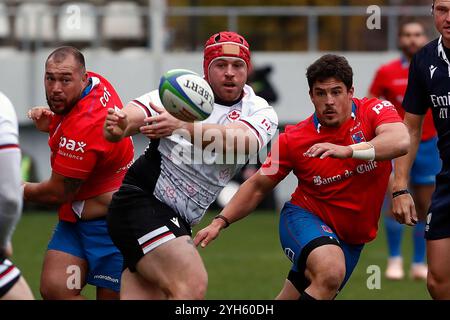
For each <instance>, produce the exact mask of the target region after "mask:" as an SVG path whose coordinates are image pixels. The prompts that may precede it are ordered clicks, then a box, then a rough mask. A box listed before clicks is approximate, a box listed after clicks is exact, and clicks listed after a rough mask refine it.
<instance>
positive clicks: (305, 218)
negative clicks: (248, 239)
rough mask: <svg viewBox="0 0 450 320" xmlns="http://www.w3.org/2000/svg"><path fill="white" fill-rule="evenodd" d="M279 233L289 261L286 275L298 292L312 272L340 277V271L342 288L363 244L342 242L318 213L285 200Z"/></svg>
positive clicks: (308, 282) (309, 278)
mask: <svg viewBox="0 0 450 320" xmlns="http://www.w3.org/2000/svg"><path fill="white" fill-rule="evenodd" d="M279 233H280V242H281V245H282V247H283V251H284V253H285V254H286V256H287V257H288V258H289V259H290V260H291V261H292V263H293V264H292V268H291V271H290V272H289V275H288V277H287V279H288V280H289V281H290V282H291V283H292V284H293V285H294V286H295V287H296V288H297V290H298V291H299V292H302V291H303V290H305V289H306V288H307V287H308V286H309V285H310V283H311V280H312V279H313V277H314V276H316V275H327V276H328V275H330V276H336V277H340V278H341V277H342V273H344V279H343V282H342V285H341V288H342V287H343V286H344V285H345V283H346V282H347V281H348V279H349V278H350V275H351V274H352V272H353V270H354V268H355V266H356V264H357V262H358V260H359V257H360V254H361V251H362V248H363V245H349V244H346V243H344V242H343V241H341V240H340V239H339V238H338V237H337V235H336V234H335V233H334V232H333V230H332V229H331V228H330V227H329V226H328V225H326V224H325V223H324V222H323V221H322V220H321V219H320V218H319V217H318V216H316V215H314V214H312V213H311V212H308V211H307V210H304V209H303V208H301V207H298V206H296V205H293V204H291V203H289V202H288V203H286V204H285V206H284V207H283V209H282V211H281V214H280V225H279ZM321 270H325V271H324V272H325V273H322V272H321Z"/></svg>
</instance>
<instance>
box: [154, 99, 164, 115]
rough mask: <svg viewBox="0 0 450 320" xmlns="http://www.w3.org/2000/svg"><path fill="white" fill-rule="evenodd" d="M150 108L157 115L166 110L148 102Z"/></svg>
mask: <svg viewBox="0 0 450 320" xmlns="http://www.w3.org/2000/svg"><path fill="white" fill-rule="evenodd" d="M150 107H152V109H153V110H155V111H156V112H158V113H159V114H161V113H164V112H165V111H166V110H165V109H164V108H161V107H159V106H157V105H155V104H153V103H151V102H150Z"/></svg>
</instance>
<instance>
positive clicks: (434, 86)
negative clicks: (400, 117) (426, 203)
mask: <svg viewBox="0 0 450 320" xmlns="http://www.w3.org/2000/svg"><path fill="white" fill-rule="evenodd" d="M432 12H433V18H434V24H435V26H436V29H437V31H438V32H439V33H440V36H439V38H437V39H435V40H433V41H431V42H430V43H428V44H427V45H426V46H425V47H423V48H422V49H421V50H420V51H419V52H418V53H417V54H416V55H415V56H414V58H413V59H412V61H411V65H410V66H409V78H408V87H407V89H406V94H405V98H404V100H403V107H404V108H405V110H406V114H405V119H404V122H405V124H406V126H407V127H408V130H409V134H410V136H411V147H410V150H409V152H408V155H407V156H405V157H402V158H400V159H397V160H396V161H395V170H394V173H395V174H394V183H393V189H392V190H393V196H395V198H394V199H393V203H392V204H393V213H394V216H395V217H396V219H397V221H399V222H400V223H405V224H407V225H414V224H415V222H416V221H417V212H416V209H415V205H414V201H413V199H412V197H411V195H410V194H409V191H408V189H407V188H408V173H409V171H410V168H411V166H412V163H413V161H414V158H415V157H416V154H417V150H418V148H419V143H420V137H421V135H422V123H423V122H424V118H425V115H426V113H427V111H428V109H429V108H430V109H431V111H432V113H433V119H434V125H435V127H436V130H437V133H438V138H439V140H438V149H439V154H440V157H441V160H442V169H441V171H440V172H439V173H438V175H437V176H436V189H435V191H434V193H433V196H432V198H431V206H430V208H429V210H428V214H427V220H426V223H427V224H426V226H425V239H426V244H427V262H428V276H427V287H428V291H429V293H430V294H431V296H432V297H433V298H434V299H450V112H449V107H450V94H449V88H450V62H449V57H450V1H449V0H434V1H433V7H432Z"/></svg>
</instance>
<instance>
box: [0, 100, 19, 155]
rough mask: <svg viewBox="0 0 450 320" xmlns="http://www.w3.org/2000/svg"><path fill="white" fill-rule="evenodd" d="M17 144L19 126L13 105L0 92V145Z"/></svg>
mask: <svg viewBox="0 0 450 320" xmlns="http://www.w3.org/2000/svg"><path fill="white" fill-rule="evenodd" d="M13 144H16V145H17V144H19V128H18V124H17V116H16V112H15V111H14V107H13V105H12V103H11V101H9V99H8V98H7V97H6V96H5V95H4V94H3V93H1V92H0V147H1V146H5V145H13Z"/></svg>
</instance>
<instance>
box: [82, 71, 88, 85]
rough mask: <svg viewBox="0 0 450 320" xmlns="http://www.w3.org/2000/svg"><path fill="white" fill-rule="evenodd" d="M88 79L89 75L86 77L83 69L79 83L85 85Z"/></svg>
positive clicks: (86, 74)
mask: <svg viewBox="0 0 450 320" xmlns="http://www.w3.org/2000/svg"><path fill="white" fill-rule="evenodd" d="M88 79H89V75H88V73H87V72H86V70H85V69H83V71H82V76H81V81H82V82H83V83H87V81H88Z"/></svg>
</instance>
